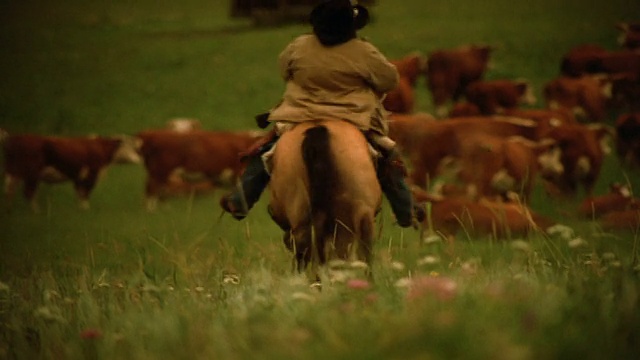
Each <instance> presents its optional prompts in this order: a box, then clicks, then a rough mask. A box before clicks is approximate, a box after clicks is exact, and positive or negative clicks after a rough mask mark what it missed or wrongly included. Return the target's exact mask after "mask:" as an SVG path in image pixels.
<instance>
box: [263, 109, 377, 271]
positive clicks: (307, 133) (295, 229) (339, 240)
mask: <svg viewBox="0 0 640 360" xmlns="http://www.w3.org/2000/svg"><path fill="white" fill-rule="evenodd" d="M270 189H271V201H270V204H269V210H270V213H271V216H272V218H273V220H274V221H275V222H276V223H277V224H278V225H279V226H280V227H281V228H282V229H283V230H284V231H285V234H284V237H283V240H284V243H285V245H286V246H287V248H288V249H289V250H291V251H292V252H293V253H294V261H295V265H296V268H297V271H299V272H304V271H305V270H307V267H308V265H309V264H311V265H312V271H313V272H314V275H315V277H316V279H318V280H319V277H318V269H319V267H320V266H322V265H324V264H326V263H327V261H328V260H331V259H341V260H346V261H351V260H360V261H364V262H366V263H367V264H370V263H371V256H372V245H373V238H374V231H375V216H376V213H377V212H378V210H379V208H380V204H381V199H382V193H381V189H380V185H379V183H378V179H377V177H376V170H375V167H374V163H373V159H372V157H371V153H370V152H369V145H368V143H367V140H366V139H365V137H364V135H363V134H362V132H361V131H360V130H359V129H357V128H356V127H355V126H353V125H351V124H349V123H347V122H344V121H340V120H327V121H318V122H305V123H301V124H299V125H297V126H296V127H294V128H293V129H292V130H290V131H287V132H285V133H284V134H283V135H282V136H281V138H280V139H279V140H278V144H277V146H276V149H275V153H274V155H273V171H272V174H271V181H270Z"/></svg>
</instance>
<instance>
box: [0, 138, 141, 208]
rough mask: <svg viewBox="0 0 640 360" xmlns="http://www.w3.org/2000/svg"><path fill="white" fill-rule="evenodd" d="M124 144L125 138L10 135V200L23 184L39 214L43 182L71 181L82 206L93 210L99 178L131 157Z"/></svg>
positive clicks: (6, 144)
mask: <svg viewBox="0 0 640 360" xmlns="http://www.w3.org/2000/svg"><path fill="white" fill-rule="evenodd" d="M127 144H128V143H127ZM123 145H124V143H123V140H122V138H109V137H53V136H42V135H33V134H15V135H10V136H8V138H7V139H6V141H5V142H4V144H3V147H4V164H5V194H6V197H7V199H8V201H9V202H11V199H12V198H13V195H14V193H15V190H16V186H17V183H18V182H20V181H21V182H23V194H24V197H25V198H26V199H27V200H28V201H29V202H30V203H31V207H32V209H33V210H34V211H35V212H37V211H38V204H37V202H36V200H35V194H36V191H37V188H38V185H39V183H40V182H41V181H45V182H49V183H55V182H62V181H71V182H73V186H74V188H75V190H76V193H77V195H78V198H79V204H80V207H81V208H85V209H86V208H89V195H90V193H91V191H92V190H93V188H94V187H95V185H96V182H97V180H98V178H99V175H100V174H101V173H102V171H103V170H104V169H106V167H107V166H108V165H109V164H111V163H112V162H115V161H119V160H120V158H121V157H122V156H125V158H126V155H128V154H129V152H130V151H128V150H126V149H124V148H123ZM123 154H124V155H123ZM126 160H127V161H129V160H130V159H129V158H126Z"/></svg>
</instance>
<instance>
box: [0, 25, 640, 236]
mask: <svg viewBox="0 0 640 360" xmlns="http://www.w3.org/2000/svg"><path fill="white" fill-rule="evenodd" d="M618 28H619V29H620V42H619V43H620V48H619V49H617V50H606V49H604V48H602V47H600V46H598V45H593V44H579V45H577V46H576V47H574V48H572V49H567V50H568V51H567V52H566V54H565V55H564V56H563V57H562V58H561V59H558V68H559V76H558V77H557V78H554V79H550V80H549V81H548V82H547V83H546V84H545V85H544V88H543V89H542V90H543V91H542V94H543V96H544V99H543V100H544V101H543V102H544V106H540V107H536V106H535V104H536V99H535V98H534V97H533V91H532V89H531V86H530V85H529V84H528V83H527V82H526V81H524V80H522V79H493V80H487V79H485V75H486V73H487V67H488V63H489V61H490V59H491V54H492V53H493V52H494V51H497V50H496V49H495V48H493V47H491V46H485V45H464V46H459V47H456V48H450V49H439V50H436V51H432V52H430V53H429V54H427V55H426V56H425V55H422V54H420V53H411V54H408V55H407V56H406V57H404V58H401V59H395V60H393V63H394V64H395V65H396V67H397V69H398V72H399V74H400V77H401V80H400V84H399V86H398V87H397V88H396V89H395V90H394V91H392V92H390V93H388V94H387V96H386V98H385V99H384V106H385V107H386V108H387V109H388V110H389V111H390V112H391V116H390V123H389V129H390V136H391V137H392V138H393V139H394V140H395V141H396V142H397V144H398V147H399V149H400V150H401V152H402V153H403V155H404V156H405V159H406V161H407V165H408V167H409V169H410V171H409V174H408V177H407V179H408V181H409V182H410V183H411V185H412V187H413V191H414V196H415V198H416V200H418V201H420V202H424V203H425V204H428V205H429V207H430V214H431V216H429V217H428V218H427V220H425V223H424V224H423V225H424V226H423V228H424V229H429V230H431V231H435V232H437V233H439V234H445V235H449V236H452V235H454V234H456V233H457V232H458V231H460V230H464V231H466V232H467V233H474V234H478V235H481V234H489V235H493V236H496V237H503V236H511V235H515V234H520V235H526V234H528V233H529V232H530V231H532V230H539V229H546V228H548V227H549V226H551V225H553V224H554V221H552V220H551V219H547V218H545V217H543V216H540V215H538V214H537V213H536V212H535V211H534V210H533V209H531V208H530V207H529V206H528V204H529V199H530V196H531V194H532V190H533V187H534V185H535V184H537V183H539V184H542V186H543V187H544V190H545V192H546V193H547V194H548V196H550V197H558V196H561V197H570V198H573V199H576V198H577V197H580V199H579V200H580V201H581V202H582V203H581V205H580V207H579V209H576V216H581V217H583V218H586V219H593V220H597V221H599V222H600V224H601V225H602V226H603V227H604V228H607V229H613V228H623V229H635V230H636V231H637V228H638V227H640V201H639V200H638V199H637V198H635V197H634V196H633V194H632V192H631V191H630V189H629V187H628V186H627V185H621V184H612V185H611V190H610V193H608V194H594V186H595V185H596V182H597V181H598V179H599V176H600V171H601V168H602V164H603V161H604V159H605V156H608V155H607V154H608V153H609V151H610V150H611V149H610V147H609V146H608V145H609V144H613V145H615V146H614V147H613V149H614V150H615V153H614V154H612V155H610V156H617V157H618V158H619V161H620V164H621V165H622V166H624V167H628V168H629V169H632V168H635V169H636V170H637V169H638V168H640V24H619V25H618ZM421 78H424V81H425V82H426V85H427V89H428V91H429V92H430V94H431V96H432V104H433V108H434V112H433V114H428V113H422V112H416V111H415V94H414V92H415V90H416V87H417V86H418V84H419V80H420V79H421ZM610 114H616V115H615V116H617V119H616V120H615V123H614V122H608V121H607V120H608V118H609V117H610V116H609V115H610ZM260 136H262V134H261V133H259V132H254V131H236V132H222V131H211V130H204V129H202V128H201V126H200V124H199V122H198V121H197V120H189V119H176V120H174V121H171V122H169V123H168V124H167V126H166V127H163V128H159V129H150V130H144V131H140V132H139V133H137V134H135V135H134V136H120V137H101V136H93V137H85V138H62V137H54V136H43V135H35V134H7V133H6V132H4V131H2V132H1V133H0V137H1V138H2V143H3V150H4V170H5V194H6V197H7V199H9V201H8V203H10V202H11V199H12V198H13V195H14V193H15V190H16V184H17V183H18V182H19V181H21V182H23V193H24V196H25V198H26V199H27V200H29V201H30V202H31V203H32V207H33V209H34V210H37V201H36V200H35V193H36V189H37V187H38V183H39V182H41V181H45V182H55V181H61V180H70V181H71V182H72V183H73V185H74V188H75V190H76V192H77V194H78V198H79V200H80V202H81V206H83V207H88V198H89V195H90V192H91V190H92V189H93V187H94V186H95V184H96V181H97V179H98V178H99V175H100V172H101V171H102V170H103V169H104V168H105V167H107V166H108V165H109V164H111V163H113V162H138V163H142V164H144V167H145V169H146V173H147V180H146V188H145V192H146V199H147V204H146V206H147V208H148V209H149V210H153V209H155V208H156V204H157V202H158V199H160V198H162V197H165V196H169V195H175V194H176V193H185V192H186V193H193V192H199V191H210V190H211V189H213V188H215V187H216V186H217V185H220V184H221V183H222V182H223V179H225V178H226V179H227V180H226V184H229V182H231V183H233V182H234V181H235V179H236V178H237V177H238V176H239V174H241V172H242V170H243V163H242V161H241V160H240V156H239V154H240V153H242V152H243V151H244V150H246V149H247V148H248V147H250V145H251V144H252V143H254V142H255V140H256V139H258V138H259V137H260ZM621 180H622V179H621Z"/></svg>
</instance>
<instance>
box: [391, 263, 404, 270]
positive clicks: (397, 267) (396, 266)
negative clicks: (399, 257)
mask: <svg viewBox="0 0 640 360" xmlns="http://www.w3.org/2000/svg"><path fill="white" fill-rule="evenodd" d="M391 268H392V269H393V270H396V271H402V270H404V268H405V266H404V264H403V263H401V262H399V261H394V262H392V263H391Z"/></svg>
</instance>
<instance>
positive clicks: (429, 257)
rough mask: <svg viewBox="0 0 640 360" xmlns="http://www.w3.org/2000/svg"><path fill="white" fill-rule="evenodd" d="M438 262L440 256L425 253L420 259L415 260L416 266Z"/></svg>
mask: <svg viewBox="0 0 640 360" xmlns="http://www.w3.org/2000/svg"><path fill="white" fill-rule="evenodd" d="M439 262H440V258H438V257H437V256H433V255H427V256H425V257H423V258H422V259H419V260H418V261H417V264H418V266H422V265H434V264H437V263H439Z"/></svg>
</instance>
